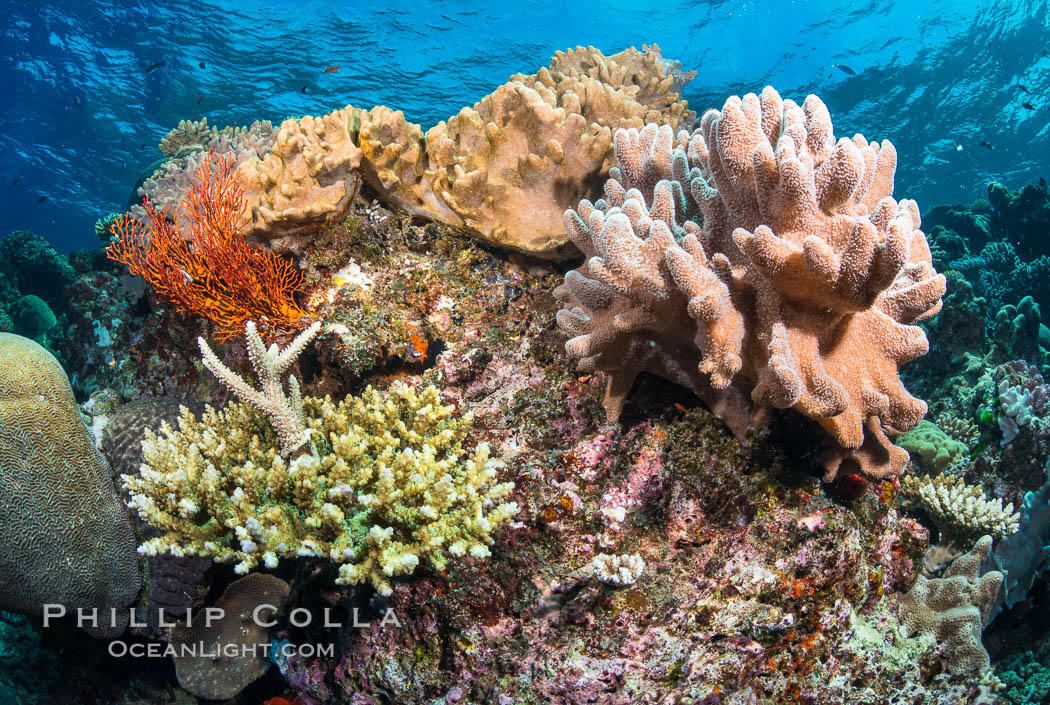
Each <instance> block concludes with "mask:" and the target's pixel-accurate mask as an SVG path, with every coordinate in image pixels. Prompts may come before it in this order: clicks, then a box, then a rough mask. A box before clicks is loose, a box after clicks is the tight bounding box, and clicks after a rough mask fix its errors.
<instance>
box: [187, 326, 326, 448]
mask: <svg viewBox="0 0 1050 705" xmlns="http://www.w3.org/2000/svg"><path fill="white" fill-rule="evenodd" d="M319 330H321V323H320V322H319V321H314V323H313V324H311V325H310V327H309V328H307V329H306V330H304V331H303V332H302V333H300V334H299V335H297V336H296V338H295V340H293V341H292V342H291V343H289V344H288V346H287V347H286V348H285V349H284V350H283V351H282V350H280V349H279V348H278V347H277V345H276V344H274V345H271V346H270V347H269V349H267V348H266V346H265V345H264V344H263V341H262V338H261V337H260V336H259V332H258V331H257V330H256V328H255V322H254V321H248V322H247V323H246V324H245V326H244V337H245V343H246V344H247V347H248V359H249V361H250V362H251V365H252V370H254V372H255V376H256V377H257V378H258V380H259V383H260V384H261V385H262V389H261V390H258V389H256V388H255V387H253V386H252V385H251V384H249V383H248V382H247V381H246V380H245V379H244V378H243V377H241V376H240V375H239V374H237V373H236V372H234V371H233V370H231V369H230V368H229V367H227V366H226V365H224V364H223V363H222V361H221V360H219V358H218V357H217V356H216V355H215V353H214V352H213V351H212V349H211V348H210V347H208V343H207V342H206V341H205V340H204V338H197V344H198V345H199V346H200V349H201V360H202V361H203V363H204V366H205V367H207V368H208V369H209V370H211V373H212V374H214V375H215V376H216V377H217V378H218V380H219V381H220V382H221V383H222V384H223V385H225V386H226V387H227V388H228V389H229V390H230V391H232V392H233V393H234V394H236V395H237V396H238V397H240V398H241V399H242V400H243V401H245V402H246V403H248V404H250V405H251V406H253V407H255V408H256V409H257V410H258V411H259V412H260V413H262V414H264V415H265V416H266V417H267V418H268V419H269V420H270V424H271V425H272V426H273V429H274V431H275V432H276V433H277V436H278V438H279V439H280V442H281V455H283V456H284V457H286V458H287V457H290V456H291V455H292V454H294V453H295V452H296V451H298V450H299V449H301V448H302V447H303V445H305V444H306V443H308V442H309V440H310V434H309V433H308V432H307V430H306V425H305V420H304V419H305V417H304V415H303V398H302V393H301V392H300V390H299V380H297V379H296V378H295V377H294V376H291V377H289V378H288V393H287V394H285V391H284V385H283V384H282V382H281V374H282V373H283V372H285V371H286V370H287V369H288V366H289V365H291V364H292V362H294V361H295V359H296V358H297V357H298V356H299V355H300V354H301V353H302V351H303V349H304V348H305V347H306V345H307V343H309V342H310V341H311V340H312V339H313V337H314V336H315V335H317V332H318V331H319Z"/></svg>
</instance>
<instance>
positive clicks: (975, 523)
mask: <svg viewBox="0 0 1050 705" xmlns="http://www.w3.org/2000/svg"><path fill="white" fill-rule="evenodd" d="M904 492H905V494H907V495H910V496H911V497H912V498H914V499H915V500H916V501H917V502H918V503H919V504H921V505H922V506H923V507H924V508H925V509H926V510H927V511H928V512H929V513H930V514H931V515H932V518H933V520H934V522H936V524H937V526H938V527H939V528H940V529H941V530H942V531H945V532H946V533H949V534H951V535H952V536H955V537H963V538H970V539H972V538H973V537H975V536H983V535H985V534H988V535H989V536H991V537H993V538H1002V537H1003V536H1008V535H1010V534H1013V533H1015V532H1016V531H1017V529H1018V526H1019V522H1020V518H1021V517H1020V515H1019V514H1018V513H1017V512H1016V511H1014V505H1013V504H1007V505H1005V506H1004V505H1003V500H1002V499H994V500H993V499H988V498H987V497H985V495H984V492H982V491H981V488H980V487H978V486H976V485H968V484H966V483H965V482H964V481H963V479H962V478H961V477H954V476H951V475H938V476H936V477H929V476H923V477H919V478H916V477H914V476H910V475H909V476H908V477H905V478H904Z"/></svg>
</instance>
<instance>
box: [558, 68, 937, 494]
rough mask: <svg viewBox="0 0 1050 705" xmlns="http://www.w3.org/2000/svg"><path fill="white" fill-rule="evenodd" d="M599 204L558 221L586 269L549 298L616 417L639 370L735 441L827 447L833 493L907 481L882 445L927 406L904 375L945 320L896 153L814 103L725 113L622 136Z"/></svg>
mask: <svg viewBox="0 0 1050 705" xmlns="http://www.w3.org/2000/svg"><path fill="white" fill-rule="evenodd" d="M615 152H616V158H617V161H618V164H619V166H618V167H617V168H614V169H613V170H611V172H610V177H611V178H610V179H609V180H608V181H607V182H606V183H605V198H604V199H602V200H599V201H597V202H595V203H591V202H590V201H587V200H584V201H581V202H580V204H579V206H578V207H577V208H576V209H575V210H569V211H567V212H566V213H565V226H566V229H567V231H568V233H569V236H570V237H571V239H572V241H573V242H575V243H576V245H577V246H578V247H579V248H580V249H581V250H582V251H583V252H584V254H585V256H586V260H585V262H584V263H583V265H582V266H580V267H579V268H577V269H576V270H573V271H571V272H569V274H568V275H566V277H565V283H564V284H563V285H561V286H560V287H558V288H557V289H556V290H555V296H556V297H557V298H558V299H559V300H560V301H562V302H563V304H564V306H565V307H564V308H563V309H562V310H561V311H559V313H558V323H559V325H560V326H561V327H562V328H563V329H564V330H565V331H566V332H567V333H568V334H569V335H570V336H571V338H570V340H569V341H568V342H567V343H566V351H567V352H568V354H569V355H570V356H571V357H573V358H576V359H577V360H578V361H579V362H578V366H579V369H580V370H582V371H586V372H592V371H598V370H601V371H604V372H605V373H606V374H607V375H608V383H607V390H606V398H605V407H606V410H607V412H608V414H609V416H610V417H611V418H613V419H615V418H617V417H618V416H619V413H620V410H621V409H622V407H623V404H624V400H625V399H626V397H627V395H628V393H629V392H630V389H631V386H632V384H633V382H634V379H635V378H636V377H637V375H638V374H639V373H640V372H642V371H648V372H651V373H654V374H657V375H660V376H662V377H665V378H668V379H670V380H672V381H674V382H677V383H679V384H682V385H684V386H686V387H689V388H690V389H692V390H693V391H694V392H696V393H697V394H698V395H699V396H700V397H701V398H703V399H704V400H705V401H707V402H708V404H709V405H710V406H711V408H712V409H713V410H714V411H715V412H716V413H718V414H719V415H720V416H722V417H723V419H725V420H726V422H727V423H728V425H729V426H730V428H732V429H733V430H734V432H736V433H737V434H738V435H740V434H742V433H743V432H744V431H745V430H746V429H747V427H748V425H749V424H751V423H752V422H756V421H758V420H760V419H761V418H762V417H763V416H764V411H765V410H766V409H769V408H770V407H773V408H780V409H788V408H791V409H795V410H796V411H798V412H800V413H802V414H804V415H805V416H808V417H809V418H812V419H815V420H816V421H817V422H818V423H819V424H820V425H821V426H822V427H823V428H824V430H825V431H826V432H827V433H828V435H829V436H830V439H831V441H832V443H831V447H830V448H829V449H828V451H827V452H826V453H825V454H824V456H823V464H824V467H825V471H826V472H825V479H826V480H827V481H831V480H834V479H835V478H836V476H837V475H838V474H839V472H840V470H841V469H842V468H843V466H844V464H845V467H846V468H847V472H855V471H860V472H861V473H863V474H864V475H866V476H868V477H871V478H885V477H889V476H893V475H898V474H900V473H901V472H903V470H904V468H905V465H906V463H907V461H908V454H907V452H906V451H904V450H903V449H901V448H899V447H897V446H896V445H894V444H893V442H892V440H891V438H892V437H895V436H896V435H898V434H899V433H901V432H903V431H906V430H908V429H910V428H913V427H914V426H915V425H916V424H918V423H919V421H920V420H921V419H922V417H923V415H924V414H925V413H926V404H925V402H923V401H921V400H919V399H916V398H915V397H913V396H912V395H911V394H909V393H908V392H907V390H906V389H905V388H904V386H903V384H902V383H901V381H900V378H899V377H898V368H899V366H900V365H901V364H903V363H906V362H908V361H909V360H912V359H914V358H916V357H918V356H920V355H923V354H924V353H925V352H926V351H927V349H928V343H927V340H926V336H925V334H924V332H923V331H922V329H921V328H919V327H918V326H915V325H913V324H914V323H915V322H917V321H919V320H922V319H924V318H927V317H929V316H931V315H933V314H935V313H937V311H938V310H939V309H940V306H941V301H940V297H941V295H942V294H943V293H944V290H945V278H944V276H943V275H939V274H937V273H936V272H935V271H934V269H933V266H932V263H931V260H930V249H929V246H928V245H927V242H926V237H925V235H924V234H923V232H922V231H921V230H920V229H919V225H920V221H919V211H918V207H917V206H916V204H915V202H914V201H909V200H902V201H899V202H898V201H897V200H895V199H894V198H893V197H892V191H893V175H894V171H895V168H896V162H897V155H896V152H895V150H894V148H893V145H892V144H890V143H889V142H888V141H883V142H881V143H878V142H871V143H869V142H868V141H867V140H866V139H865V138H864V137H863V136H861V135H856V136H854V137H853V139H846V138H843V139H840V140H838V141H836V140H835V137H834V133H833V130H832V124H831V117H830V115H829V114H828V110H827V108H826V107H825V105H824V103H823V102H821V101H820V99H819V98H817V97H816V96H812V95H811V96H809V97H808V98H807V99H806V100H805V102H804V103H803V105H801V106H800V105H798V104H796V103H795V102H793V101H791V100H782V99H781V97H780V95H779V94H778V93H777V92H776V91H775V90H773V89H772V88H770V87H767V88H766V89H765V90H763V91H762V94H761V96H757V95H754V94H748V95H746V96H744V97H743V98H739V97H736V96H734V97H731V98H730V99H729V100H727V101H726V103H725V106H724V107H723V109H722V110H721V111H717V110H709V111H707V112H706V113H705V114H704V116H703V118H702V120H701V123H700V127H699V128H698V129H697V130H695V131H694V132H692V133H689V132H686V131H684V130H683V131H680V132H679V133H678V134H677V135H676V134H675V132H674V130H673V129H672V128H671V127H670V126H668V125H664V126H657V125H655V124H650V125H647V126H645V127H644V128H643V129H641V130H638V129H634V128H630V129H623V130H619V131H617V132H616V135H615Z"/></svg>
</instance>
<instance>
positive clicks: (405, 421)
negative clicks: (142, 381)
mask: <svg viewBox="0 0 1050 705" xmlns="http://www.w3.org/2000/svg"><path fill="white" fill-rule="evenodd" d="M302 405H303V406H302V414H303V421H304V424H305V427H306V429H307V431H308V432H309V433H310V434H311V436H312V438H313V439H314V443H315V445H316V446H318V447H320V448H321V449H323V450H322V451H321V452H320V453H319V454H318V456H315V455H312V454H303V455H300V456H298V457H296V458H294V459H293V460H290V461H289V460H286V459H285V458H283V457H282V456H281V453H280V449H279V440H278V438H277V437H276V434H275V433H274V430H273V428H272V427H271V426H270V424H269V423H268V422H267V421H266V419H265V418H264V417H262V416H261V415H259V414H258V413H255V412H254V411H253V410H252V409H251V408H250V407H249V406H247V405H246V404H242V403H240V402H232V403H230V404H229V405H228V406H227V407H226V408H225V409H224V410H222V411H215V410H214V409H211V408H209V409H208V410H207V411H206V412H205V414H204V416H203V418H202V419H200V420H199V421H198V420H197V419H196V418H194V417H193V415H192V414H190V413H189V412H188V411H186V412H184V413H183V415H182V418H181V419H180V420H179V428H178V430H175V429H172V428H170V427H167V428H164V429H163V430H162V432H161V433H160V434H159V435H155V434H153V433H149V432H147V434H146V438H145V440H144V441H143V450H144V466H143V469H142V472H141V473H140V474H139V475H138V476H131V475H124V476H123V481H124V486H125V488H126V489H127V491H128V492H129V494H130V495H131V502H130V504H131V506H132V507H133V508H134V509H135V510H136V511H138V513H139V515H140V516H141V517H142V519H143V520H144V521H146V522H147V523H149V524H151V525H153V526H155V527H157V528H159V529H163V530H164V531H165V532H166V533H165V534H164V535H163V536H160V537H157V538H154V539H151V540H149V541H147V542H146V543H145V544H143V545H142V546H141V547H140V549H139V550H140V552H141V553H143V554H145V555H155V554H158V553H172V554H174V555H181V554H185V555H202V556H213V557H214V558H215V560H217V561H221V562H231V561H232V562H236V564H237V565H236V570H237V572H239V573H246V572H248V571H249V570H251V569H252V568H254V567H255V566H257V565H259V564H260V563H262V564H264V565H266V566H267V567H275V566H276V565H277V562H278V559H279V558H290V557H318V558H328V559H330V560H332V561H334V562H336V563H338V564H339V566H340V567H339V578H338V582H340V583H347V584H357V583H362V582H366V581H367V582H369V583H371V584H372V585H373V586H374V587H375V588H376V589H377V590H379V591H380V592H382V593H385V594H387V593H389V592H390V590H391V585H390V578H391V577H392V576H396V575H409V574H411V573H412V572H413V571H414V570H415V568H416V567H417V565H418V564H419V563H421V562H422V561H424V560H426V561H427V562H429V564H430V566H431V567H433V568H434V569H435V570H438V571H441V570H443V569H444V568H445V566H446V565H447V563H448V560H449V555H450V554H451V555H452V556H456V557H462V556H466V555H468V554H469V555H470V556H472V557H473V558H475V559H481V558H487V557H488V556H489V548H488V546H489V544H490V543H492V540H493V539H492V534H493V532H494V531H495V530H496V529H497V528H498V527H499V526H501V525H502V524H504V523H506V522H507V521H508V520H509V519H510V518H511V517H512V516H513V515H514V514H515V513H516V512H517V505H516V504H515V503H513V502H505V501H503V500H504V499H505V498H506V497H507V496H508V495H509V494H510V493H511V492H512V491H513V489H514V484H513V483H512V482H502V483H501V482H497V475H498V469H499V468H500V467H501V466H502V464H501V463H499V462H497V461H494V460H490V458H489V449H488V446H487V445H484V444H482V445H479V446H477V447H476V448H473V449H468V448H466V447H464V440H465V437H466V434H467V432H468V431H469V429H470V426H471V422H472V417H471V416H470V414H469V413H468V414H464V415H459V414H456V412H455V409H454V408H453V407H452V406H450V405H445V404H442V403H441V400H440V398H439V396H438V391H437V389H436V388H434V387H427V388H425V389H423V390H422V391H420V392H417V391H416V390H415V389H414V388H412V387H410V386H408V385H405V384H402V383H395V384H394V385H393V386H392V387H391V388H390V390H389V391H388V392H387V393H386V394H383V393H381V392H379V391H376V390H373V389H371V388H369V389H368V390H366V391H365V392H364V393H363V394H362V395H361V396H360V397H347V398H346V399H344V400H342V401H339V402H334V401H332V400H331V399H330V398H325V399H318V398H313V397H307V398H305V399H303V400H302Z"/></svg>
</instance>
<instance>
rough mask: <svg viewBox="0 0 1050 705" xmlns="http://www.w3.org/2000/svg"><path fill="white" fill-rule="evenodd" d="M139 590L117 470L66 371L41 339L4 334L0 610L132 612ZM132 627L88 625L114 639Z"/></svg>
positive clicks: (0, 341)
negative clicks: (113, 472) (93, 433)
mask: <svg viewBox="0 0 1050 705" xmlns="http://www.w3.org/2000/svg"><path fill="white" fill-rule="evenodd" d="M140 584H141V575H140V572H139V565H138V559H137V557H136V556H135V539H134V536H133V534H132V531H131V524H130V522H129V520H128V514H127V511H126V510H125V509H124V507H123V505H122V504H121V503H120V501H119V499H118V498H117V493H116V490H115V489H114V487H113V480H112V478H111V476H110V469H109V465H108V464H107V463H106V461H105V459H104V458H103V457H102V455H101V454H100V453H99V452H98V450H97V449H96V448H95V445H94V443H93V442H92V441H91V438H90V436H89V435H88V433H87V429H86V428H85V427H84V424H83V422H82V421H81V419H80V412H79V410H78V409H77V405H76V402H75V401H74V399H73V390H72V388H71V387H70V386H69V381H68V380H67V379H66V375H65V372H63V370H62V366H61V365H59V363H58V360H56V359H55V358H54V356H52V355H51V353H49V352H48V351H47V350H45V349H44V348H43V347H41V346H40V345H38V344H37V343H35V342H33V341H31V340H28V339H27V338H22V337H20V336H17V335H11V334H9V333H0V609H4V610H11V611H15V612H23V613H27V614H41V613H42V612H43V605H44V604H46V603H50V604H60V605H65V606H66V607H68V608H70V609H74V608H85V609H89V608H92V607H97V608H102V609H103V610H106V609H108V608H117V610H118V614H119V613H121V612H123V615H124V624H126V621H127V611H126V610H125V609H124V608H125V607H127V605H128V604H130V603H131V602H132V601H133V600H134V599H135V597H136V595H137V594H138V591H139V586H140ZM124 624H118V625H110V624H107V623H106V622H105V620H102V621H100V622H99V624H98V625H97V626H96V627H95V628H93V629H89V630H88V631H90V632H91V633H92V634H93V635H95V636H114V635H115V634H117V633H119V632H121V631H123V627H124Z"/></svg>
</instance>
